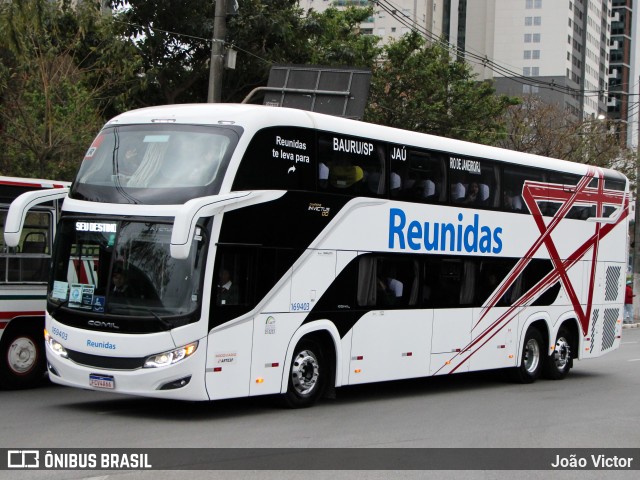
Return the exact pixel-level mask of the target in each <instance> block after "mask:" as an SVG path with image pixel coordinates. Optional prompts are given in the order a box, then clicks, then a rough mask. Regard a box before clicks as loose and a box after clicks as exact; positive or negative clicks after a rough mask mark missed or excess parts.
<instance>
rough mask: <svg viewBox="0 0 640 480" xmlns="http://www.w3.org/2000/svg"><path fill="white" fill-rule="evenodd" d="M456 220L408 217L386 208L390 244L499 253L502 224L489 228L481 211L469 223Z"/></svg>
mask: <svg viewBox="0 0 640 480" xmlns="http://www.w3.org/2000/svg"><path fill="white" fill-rule="evenodd" d="M463 220H464V217H463V215H462V213H459V214H458V222H460V223H459V224H457V225H455V224H453V223H437V222H434V223H432V222H419V221H418V220H412V221H409V222H408V221H407V215H406V214H405V213H404V211H403V210H400V209H399V208H392V209H390V210H389V248H391V249H393V248H396V242H397V248H400V249H401V250H405V249H406V248H407V245H408V246H409V248H410V249H411V250H426V251H427V252H431V251H436V252H437V251H449V252H462V251H464V252H467V253H475V252H480V253H500V252H501V251H502V238H501V235H502V227H498V228H495V229H493V230H492V229H491V227H488V226H485V225H483V226H480V215H478V214H477V213H476V214H474V215H473V221H472V223H467V224H466V225H465V224H464V223H463Z"/></svg>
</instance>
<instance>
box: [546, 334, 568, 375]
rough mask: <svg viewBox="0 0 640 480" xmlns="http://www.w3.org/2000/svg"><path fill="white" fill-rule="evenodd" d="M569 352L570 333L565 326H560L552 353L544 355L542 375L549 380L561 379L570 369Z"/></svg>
mask: <svg viewBox="0 0 640 480" xmlns="http://www.w3.org/2000/svg"><path fill="white" fill-rule="evenodd" d="M571 354H572V348H571V334H570V333H569V330H567V329H566V328H565V327H560V330H558V336H557V337H556V345H555V347H554V349H553V353H552V354H551V355H545V358H544V363H543V367H542V375H543V376H544V377H545V378H548V379H550V380H562V379H563V378H564V377H566V376H567V374H568V373H569V370H570V369H571V365H572V356H571Z"/></svg>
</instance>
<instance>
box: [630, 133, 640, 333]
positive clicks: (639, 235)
mask: <svg viewBox="0 0 640 480" xmlns="http://www.w3.org/2000/svg"><path fill="white" fill-rule="evenodd" d="M636 148H637V151H636V202H635V204H636V214H635V225H634V228H633V293H634V294H635V297H633V319H632V322H633V323H636V319H637V318H638V317H640V142H638V146H637V147H636Z"/></svg>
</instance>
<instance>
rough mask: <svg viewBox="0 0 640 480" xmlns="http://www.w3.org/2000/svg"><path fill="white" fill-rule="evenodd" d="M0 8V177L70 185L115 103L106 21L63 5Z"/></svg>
mask: <svg viewBox="0 0 640 480" xmlns="http://www.w3.org/2000/svg"><path fill="white" fill-rule="evenodd" d="M0 8H1V9H2V10H1V15H0V38H1V39H2V42H1V43H0V44H1V45H5V46H6V47H5V48H4V49H2V51H1V56H0V58H1V59H2V67H1V68H0V132H1V135H0V173H2V174H3V175H13V176H27V177H42V178H55V179H60V180H70V179H72V178H73V174H74V173H75V170H76V169H77V166H78V165H79V162H80V160H81V159H82V157H83V154H84V152H85V151H86V148H87V145H89V143H90V142H91V139H92V138H93V136H95V134H96V132H97V130H98V129H99V127H100V126H101V124H102V123H103V119H102V116H101V113H102V111H103V110H104V109H106V108H108V107H109V106H110V105H112V104H113V101H112V100H111V98H117V95H116V90H117V88H115V85H116V84H117V82H119V81H120V78H121V77H120V74H121V70H119V69H118V65H119V63H118V62H117V61H115V62H108V59H109V58H110V53H111V52H112V51H113V50H112V48H111V46H113V45H114V44H115V43H117V42H114V40H113V39H114V37H113V36H112V35H106V36H102V37H101V35H104V33H105V32H107V31H108V28H107V27H105V22H107V23H108V17H102V16H101V15H100V12H99V10H98V9H97V8H95V7H94V6H91V5H89V4H84V3H83V4H81V5H80V6H78V8H77V9H71V8H70V6H69V2H66V1H65V2H62V4H61V5H59V4H58V3H56V2H49V1H46V0H13V1H10V2H4V3H2V4H1V5H0ZM107 62H108V67H107V66H105V65H106V63H107Z"/></svg>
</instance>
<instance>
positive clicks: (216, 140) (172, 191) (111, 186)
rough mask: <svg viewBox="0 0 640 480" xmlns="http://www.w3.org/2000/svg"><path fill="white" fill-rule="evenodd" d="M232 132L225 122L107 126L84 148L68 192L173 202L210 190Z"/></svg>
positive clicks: (225, 157)
mask: <svg viewBox="0 0 640 480" xmlns="http://www.w3.org/2000/svg"><path fill="white" fill-rule="evenodd" d="M238 137H239V131H238V129H236V130H233V129H232V128H226V127H225V128H222V127H212V126H208V127H205V126H195V125H173V124H170V125H168V124H153V125H125V126H114V127H107V128H105V129H103V130H102V131H101V132H100V134H99V135H98V136H97V137H96V138H95V140H94V141H93V143H92V144H91V146H90V147H89V149H88V150H87V152H86V154H85V156H84V159H83V161H82V165H81V166H80V170H79V172H78V175H77V178H76V182H75V183H74V185H73V188H72V190H71V192H70V196H71V197H72V198H77V199H81V200H89V201H99V202H108V203H143V204H170V203H171V204H178V203H184V202H186V201H187V200H189V199H190V198H194V197H197V196H205V195H215V194H217V193H218V191H219V188H220V184H221V182H222V178H223V176H224V172H225V171H226V166H227V164H228V162H229V159H230V157H231V154H232V153H233V150H234V148H235V145H236V143H237V141H238Z"/></svg>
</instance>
